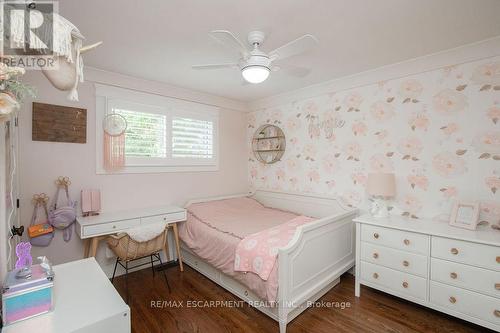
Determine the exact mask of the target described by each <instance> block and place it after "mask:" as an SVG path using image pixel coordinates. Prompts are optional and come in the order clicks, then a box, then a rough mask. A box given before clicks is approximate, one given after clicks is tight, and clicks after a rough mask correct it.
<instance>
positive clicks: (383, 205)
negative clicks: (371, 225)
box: [370, 199, 389, 219]
mask: <svg viewBox="0 0 500 333" xmlns="http://www.w3.org/2000/svg"><path fill="white" fill-rule="evenodd" d="M370 214H372V217H374V218H377V219H379V218H388V217H389V209H387V202H386V200H384V199H374V200H373V203H372V208H371V209H370Z"/></svg>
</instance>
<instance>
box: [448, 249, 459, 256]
mask: <svg viewBox="0 0 500 333" xmlns="http://www.w3.org/2000/svg"><path fill="white" fill-rule="evenodd" d="M450 252H451V254H454V255H457V254H458V250H457V249H456V248H452V249H451V250H450Z"/></svg>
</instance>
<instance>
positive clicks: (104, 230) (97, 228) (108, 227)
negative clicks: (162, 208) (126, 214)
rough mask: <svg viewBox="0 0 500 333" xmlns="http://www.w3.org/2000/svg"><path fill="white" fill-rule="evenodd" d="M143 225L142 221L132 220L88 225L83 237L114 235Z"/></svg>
mask: <svg viewBox="0 0 500 333" xmlns="http://www.w3.org/2000/svg"><path fill="white" fill-rule="evenodd" d="M140 224H141V219H130V220H121V221H114V222H108V223H102V224H95V225H88V226H85V227H83V236H84V237H85V238H87V237H93V236H99V235H106V234H114V233H117V232H119V231H122V230H125V229H128V228H132V227H135V226H138V225H140Z"/></svg>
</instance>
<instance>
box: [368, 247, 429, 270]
mask: <svg viewBox="0 0 500 333" xmlns="http://www.w3.org/2000/svg"><path fill="white" fill-rule="evenodd" d="M361 260H363V261H367V262H371V263H374V264H378V265H382V266H386V267H389V268H393V269H396V270H398V271H402V272H405V273H410V274H414V275H418V276H422V277H424V278H427V267H428V266H427V257H426V256H423V255H420V254H415V253H411V252H405V251H399V250H395V249H391V248H389V247H385V246H382V245H377V244H372V243H367V242H361Z"/></svg>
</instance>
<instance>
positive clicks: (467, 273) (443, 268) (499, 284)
mask: <svg viewBox="0 0 500 333" xmlns="http://www.w3.org/2000/svg"><path fill="white" fill-rule="evenodd" d="M431 279H432V280H433V281H438V282H442V283H446V284H451V285H454V286H456V287H461V288H465V289H469V290H473V291H477V292H480V293H483V294H488V295H490V296H494V297H497V298H500V272H495V271H490V270H487V269H483V268H476V267H473V266H468V265H464V264H458V263H455V262H451V261H446V260H440V259H435V258H432V259H431Z"/></svg>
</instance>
